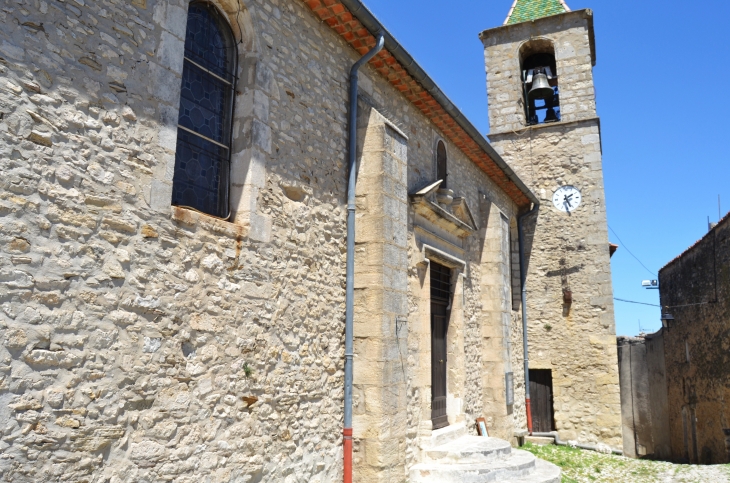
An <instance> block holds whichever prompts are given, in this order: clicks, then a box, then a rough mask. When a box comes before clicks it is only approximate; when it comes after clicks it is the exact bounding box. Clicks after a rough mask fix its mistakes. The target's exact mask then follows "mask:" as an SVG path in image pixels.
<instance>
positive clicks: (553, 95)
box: [520, 39, 560, 126]
mask: <svg viewBox="0 0 730 483" xmlns="http://www.w3.org/2000/svg"><path fill="white" fill-rule="evenodd" d="M520 60H521V64H522V86H523V89H524V95H525V117H526V119H527V125H528V126H530V125H533V124H543V123H546V122H557V121H560V92H559V90H558V70H557V65H556V62H555V48H554V47H553V44H552V43H551V42H549V41H547V40H542V39H538V40H533V41H532V42H529V43H528V44H525V45H524V46H523V47H522V49H521V51H520Z"/></svg>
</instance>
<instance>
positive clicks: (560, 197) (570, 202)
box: [553, 186, 582, 214]
mask: <svg viewBox="0 0 730 483" xmlns="http://www.w3.org/2000/svg"><path fill="white" fill-rule="evenodd" d="M581 199H582V198H581V195H580V191H579V190H578V188H576V187H575V186H561V187H560V188H558V190H557V191H556V192H555V194H554V195H553V205H555V208H557V209H558V210H559V211H562V212H563V213H568V214H570V213H572V212H574V211H575V210H576V209H577V208H578V206H580V202H581Z"/></svg>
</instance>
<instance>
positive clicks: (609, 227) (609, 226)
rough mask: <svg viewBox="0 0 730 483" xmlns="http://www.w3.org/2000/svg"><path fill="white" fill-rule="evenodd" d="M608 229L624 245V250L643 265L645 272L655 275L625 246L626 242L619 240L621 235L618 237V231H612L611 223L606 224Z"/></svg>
mask: <svg viewBox="0 0 730 483" xmlns="http://www.w3.org/2000/svg"><path fill="white" fill-rule="evenodd" d="M608 229H609V230H611V233H613V234H614V235H616V238H617V239H618V241H619V242H620V243H621V246H623V247H624V248H625V249H626V251H627V252H629V255H631V256H632V257H634V258H635V259H636V261H637V262H639V264H641V266H642V267H644V268H645V269H646V271H647V272H649V273H650V274H652V275H654V276H655V277H656V276H657V275H656V273H654V272H652V271H651V270H649V269H648V268H646V265H644V264H643V263H642V262H641V260H639V257H637V256H636V255H634V254H633V253H631V250H629V247H628V246H626V244H625V243H624V242H623V241H622V240H621V237H619V236H618V233H616V232H615V231H614V229H613V228H611V225H608Z"/></svg>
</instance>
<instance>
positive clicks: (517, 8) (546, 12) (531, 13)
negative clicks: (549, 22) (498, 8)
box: [504, 0, 570, 25]
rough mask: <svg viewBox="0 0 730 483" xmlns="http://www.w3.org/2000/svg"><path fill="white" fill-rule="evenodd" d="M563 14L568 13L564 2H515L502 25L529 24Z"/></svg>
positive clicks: (542, 0) (551, 0) (540, 0)
mask: <svg viewBox="0 0 730 483" xmlns="http://www.w3.org/2000/svg"><path fill="white" fill-rule="evenodd" d="M565 12H570V9H569V8H568V6H567V5H566V4H565V0H515V3H514V4H513V5H512V9H511V10H510V12H509V15H508V16H507V20H505V22H504V24H505V25H508V24H513V23H520V22H529V21H530V20H536V19H538V18H542V17H548V16H550V15H557V14H559V13H565Z"/></svg>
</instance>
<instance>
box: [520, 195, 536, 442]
mask: <svg viewBox="0 0 730 483" xmlns="http://www.w3.org/2000/svg"><path fill="white" fill-rule="evenodd" d="M539 209H540V203H535V205H534V206H533V207H532V209H531V210H530V211H528V212H527V213H523V214H521V215H520V216H518V217H517V232H518V234H519V243H520V290H521V292H522V352H523V356H524V360H525V411H526V412H527V431H528V432H529V433H530V434H532V407H531V405H530V355H529V354H530V353H529V351H528V344H527V265H526V264H525V230H524V227H523V226H522V223H523V222H524V220H525V218H527V217H528V216H530V215H532V214H533V213H537V211H538V210H539Z"/></svg>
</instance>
